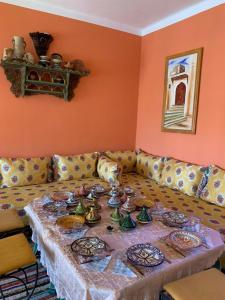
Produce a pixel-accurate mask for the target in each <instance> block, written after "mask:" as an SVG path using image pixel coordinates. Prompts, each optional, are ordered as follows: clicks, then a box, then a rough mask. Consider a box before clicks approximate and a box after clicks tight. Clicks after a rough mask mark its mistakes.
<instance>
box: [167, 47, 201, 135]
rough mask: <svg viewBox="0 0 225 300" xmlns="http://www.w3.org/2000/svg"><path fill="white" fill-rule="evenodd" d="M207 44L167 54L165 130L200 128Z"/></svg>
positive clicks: (191, 130)
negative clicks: (197, 125) (197, 124)
mask: <svg viewBox="0 0 225 300" xmlns="http://www.w3.org/2000/svg"><path fill="white" fill-rule="evenodd" d="M202 53H203V48H199V49H194V50H191V51H187V52H183V53H179V54H176V55H171V56H168V57H167V58H166V67H165V79H164V97H163V112H162V131H170V132H180V133H192V134H194V133H195V132H196V121H197V110H198V95H199V85H200V75H201V64H202Z"/></svg>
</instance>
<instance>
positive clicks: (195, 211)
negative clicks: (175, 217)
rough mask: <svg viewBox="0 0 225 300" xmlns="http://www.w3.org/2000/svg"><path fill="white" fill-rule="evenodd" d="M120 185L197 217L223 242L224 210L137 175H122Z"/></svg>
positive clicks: (224, 233)
mask: <svg viewBox="0 0 225 300" xmlns="http://www.w3.org/2000/svg"><path fill="white" fill-rule="evenodd" d="M122 184H124V185H129V186H131V187H133V188H135V189H137V190H139V191H140V192H142V193H144V194H145V195H146V196H147V197H148V198H149V199H150V200H151V201H152V202H159V201H160V202H162V203H163V205H164V206H165V207H168V208H170V209H173V210H179V211H183V212H184V213H185V214H187V215H188V216H197V217H199V218H200V219H201V222H202V223H203V224H205V225H206V226H208V227H211V228H214V229H216V230H218V231H219V232H220V233H221V235H222V236H223V238H224V240H225V208H224V207H218V206H216V205H214V204H211V203H208V202H205V201H203V200H201V199H200V198H195V197H191V196H188V195H185V194H183V193H182V192H181V191H175V190H172V189H170V188H168V187H166V186H160V185H158V184H157V183H156V181H154V180H151V179H148V178H144V177H142V176H140V175H138V174H135V173H130V174H123V175H122Z"/></svg>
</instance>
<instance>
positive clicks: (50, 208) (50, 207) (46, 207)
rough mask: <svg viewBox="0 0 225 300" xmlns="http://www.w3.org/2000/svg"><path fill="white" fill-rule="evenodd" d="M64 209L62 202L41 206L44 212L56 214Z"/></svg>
mask: <svg viewBox="0 0 225 300" xmlns="http://www.w3.org/2000/svg"><path fill="white" fill-rule="evenodd" d="M65 207H66V205H65V203H63V202H61V203H60V202H48V203H45V204H44V205H43V209H44V210H47V211H49V212H52V213H55V212H58V211H59V210H60V209H62V208H65Z"/></svg>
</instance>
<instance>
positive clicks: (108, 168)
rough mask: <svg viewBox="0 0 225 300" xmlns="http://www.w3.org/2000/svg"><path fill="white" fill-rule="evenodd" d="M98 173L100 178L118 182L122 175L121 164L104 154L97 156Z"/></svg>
mask: <svg viewBox="0 0 225 300" xmlns="http://www.w3.org/2000/svg"><path fill="white" fill-rule="evenodd" d="M97 171H98V175H99V177H100V178H101V179H103V180H105V181H107V182H110V183H114V184H117V185H118V184H119V183H120V178H121V175H122V166H121V165H120V164H118V163H117V162H115V161H113V160H111V159H110V158H108V157H106V156H101V157H99V160H98V165H97Z"/></svg>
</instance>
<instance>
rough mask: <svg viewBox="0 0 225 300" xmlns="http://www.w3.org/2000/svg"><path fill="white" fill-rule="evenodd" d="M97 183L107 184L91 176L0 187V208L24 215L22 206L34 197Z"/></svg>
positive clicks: (106, 185)
mask: <svg viewBox="0 0 225 300" xmlns="http://www.w3.org/2000/svg"><path fill="white" fill-rule="evenodd" d="M98 183H99V184H102V185H103V186H105V187H108V186H109V185H108V184H107V183H106V182H105V181H103V180H102V179H100V178H98V177H92V178H85V179H77V180H70V181H60V182H52V183H47V184H38V185H31V186H24V187H13V188H5V189H0V210H5V209H9V208H12V207H15V208H16V209H17V210H18V211H19V215H20V216H24V214H25V212H24V210H23V208H24V207H25V206H26V205H27V204H28V203H30V202H31V201H32V200H34V199H35V198H38V197H42V196H43V195H44V194H46V193H51V192H56V191H73V190H74V189H75V188H77V187H80V186H81V185H82V184H87V186H88V185H94V184H98ZM25 222H26V220H25Z"/></svg>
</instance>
